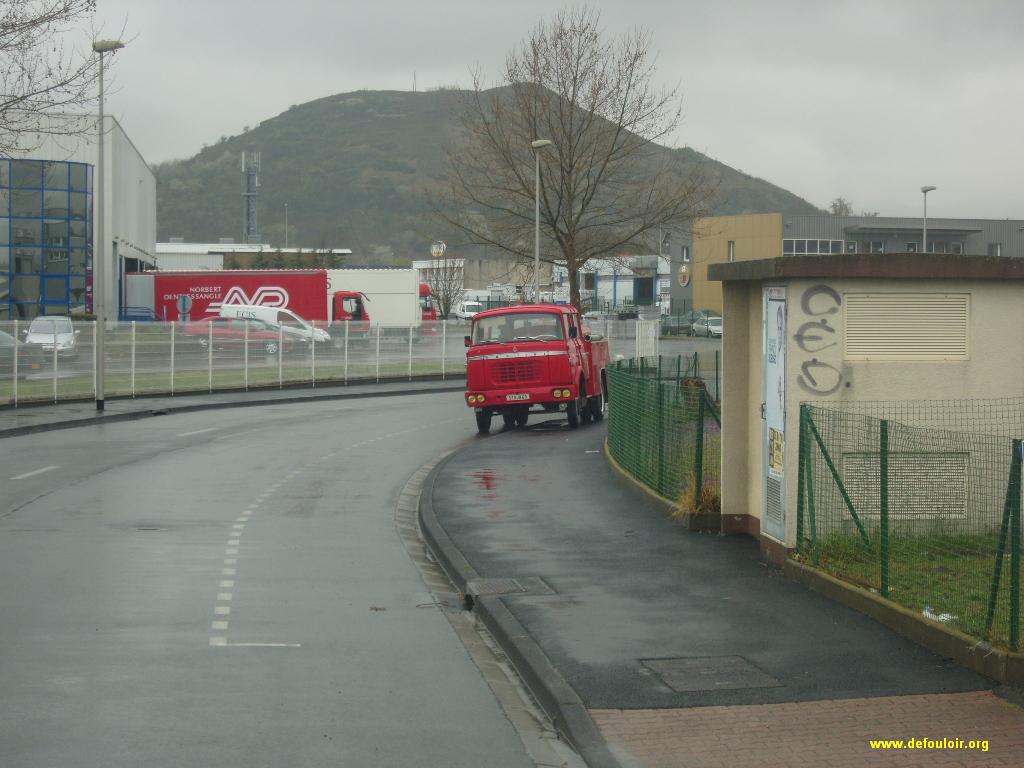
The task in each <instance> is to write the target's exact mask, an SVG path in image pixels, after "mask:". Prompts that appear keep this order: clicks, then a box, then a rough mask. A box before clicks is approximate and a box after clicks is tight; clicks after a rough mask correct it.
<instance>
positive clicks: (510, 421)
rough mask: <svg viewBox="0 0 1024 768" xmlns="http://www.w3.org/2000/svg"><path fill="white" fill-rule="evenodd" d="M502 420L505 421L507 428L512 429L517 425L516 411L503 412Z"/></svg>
mask: <svg viewBox="0 0 1024 768" xmlns="http://www.w3.org/2000/svg"><path fill="white" fill-rule="evenodd" d="M501 420H502V421H503V422H504V423H505V429H512V428H513V427H514V426H515V425H516V415H515V414H514V413H503V414H501Z"/></svg>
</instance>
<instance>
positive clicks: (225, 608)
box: [213, 605, 231, 616]
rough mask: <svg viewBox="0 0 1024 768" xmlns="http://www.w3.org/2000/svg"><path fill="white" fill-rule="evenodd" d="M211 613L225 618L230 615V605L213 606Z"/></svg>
mask: <svg viewBox="0 0 1024 768" xmlns="http://www.w3.org/2000/svg"><path fill="white" fill-rule="evenodd" d="M213 612H214V614H215V615H217V616H227V615H228V614H229V613H231V606H230V605H215V606H213Z"/></svg>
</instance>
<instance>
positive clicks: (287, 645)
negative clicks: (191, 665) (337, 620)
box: [210, 638, 302, 648]
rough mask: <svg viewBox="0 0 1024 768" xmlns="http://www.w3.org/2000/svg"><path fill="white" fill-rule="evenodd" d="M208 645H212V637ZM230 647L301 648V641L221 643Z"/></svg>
mask: <svg viewBox="0 0 1024 768" xmlns="http://www.w3.org/2000/svg"><path fill="white" fill-rule="evenodd" d="M210 645H213V642H212V638H211V642H210ZM223 645H227V646H229V647H231V648H301V647H302V643H223Z"/></svg>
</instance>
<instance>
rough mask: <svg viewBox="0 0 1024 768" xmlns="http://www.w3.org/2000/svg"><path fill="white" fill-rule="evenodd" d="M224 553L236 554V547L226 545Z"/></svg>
mask: <svg viewBox="0 0 1024 768" xmlns="http://www.w3.org/2000/svg"><path fill="white" fill-rule="evenodd" d="M224 554H225V555H237V554H238V547H228V548H227V549H225V550H224Z"/></svg>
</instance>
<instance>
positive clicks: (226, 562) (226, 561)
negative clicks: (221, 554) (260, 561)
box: [224, 557, 238, 565]
mask: <svg viewBox="0 0 1024 768" xmlns="http://www.w3.org/2000/svg"><path fill="white" fill-rule="evenodd" d="M224 565H238V558H237V557H225V558H224Z"/></svg>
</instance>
